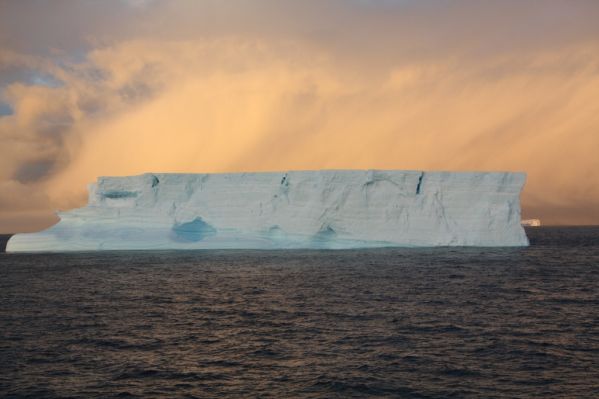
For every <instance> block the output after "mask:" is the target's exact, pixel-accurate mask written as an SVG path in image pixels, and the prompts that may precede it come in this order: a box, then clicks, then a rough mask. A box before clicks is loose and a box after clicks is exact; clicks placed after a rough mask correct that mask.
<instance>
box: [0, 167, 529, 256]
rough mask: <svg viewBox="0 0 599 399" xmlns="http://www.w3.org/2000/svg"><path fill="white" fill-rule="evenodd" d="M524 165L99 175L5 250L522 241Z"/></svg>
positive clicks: (506, 243) (497, 243) (521, 243)
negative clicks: (85, 200) (70, 204)
mask: <svg viewBox="0 0 599 399" xmlns="http://www.w3.org/2000/svg"><path fill="white" fill-rule="evenodd" d="M525 180H526V176H525V174H523V173H509V172H488V173H486V172H485V173H477V172H421V171H400V170H385V171H384V170H321V171H290V172H270V173H223V174H161V173H156V174H151V173H148V174H143V175H139V176H128V177H100V178H98V180H97V182H96V183H95V184H91V185H90V186H89V204H88V205H87V206H86V207H83V208H80V209H75V210H72V211H68V212H59V214H58V216H59V217H60V219H61V220H60V222H59V223H57V224H56V225H54V226H52V227H51V228H49V229H47V230H45V231H41V232H38V233H30V234H17V235H15V236H13V237H12V238H11V239H10V241H9V242H8V246H7V251H8V252H32V251H53V252H59V251H87V250H114V249H132V250H136V249H196V248H212V249H226V248H239V249H242V248H255V249H276V248H362V247H385V246H404V247H419V246H429V247H430V246H526V245H528V239H527V237H526V233H525V232H524V229H523V228H522V226H521V225H520V192H521V190H522V187H523V185H524V182H525Z"/></svg>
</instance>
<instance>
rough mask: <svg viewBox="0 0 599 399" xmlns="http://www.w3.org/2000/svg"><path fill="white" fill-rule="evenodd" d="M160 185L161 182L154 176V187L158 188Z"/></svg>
mask: <svg viewBox="0 0 599 399" xmlns="http://www.w3.org/2000/svg"><path fill="white" fill-rule="evenodd" d="M158 183H160V180H158V178H157V177H156V176H152V187H156V186H157V185H158Z"/></svg>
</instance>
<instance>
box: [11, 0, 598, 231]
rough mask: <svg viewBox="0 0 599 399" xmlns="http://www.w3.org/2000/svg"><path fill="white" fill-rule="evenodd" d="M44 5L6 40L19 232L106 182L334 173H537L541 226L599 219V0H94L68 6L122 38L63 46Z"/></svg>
mask: <svg viewBox="0 0 599 399" xmlns="http://www.w3.org/2000/svg"><path fill="white" fill-rule="evenodd" d="M19 3H21V2H19ZM24 3H25V5H24V6H19V5H15V4H17V3H11V4H10V6H9V8H10V10H9V11H10V12H11V13H12V14H13V16H20V17H21V19H22V21H21V22H23V23H24V24H25V25H26V26H28V27H29V28H30V29H31V32H28V34H27V35H25V36H24V37H20V38H19V40H16V39H15V37H14V34H15V32H23V30H22V29H24V28H23V27H20V28H19V29H16V28H14V29H11V28H9V29H5V30H4V31H2V30H0V38H3V37H4V38H7V39H6V40H7V43H8V44H10V45H11V46H10V47H6V48H7V49H9V50H4V51H2V52H1V53H0V85H3V90H2V103H4V104H6V107H8V109H10V110H11V112H10V113H8V112H7V113H5V114H3V115H0V205H1V208H0V231H9V230H11V229H12V230H14V229H20V228H19V227H18V226H19V222H18V220H23V227H22V229H32V228H35V227H42V226H44V225H46V224H48V223H51V222H52V221H53V220H54V219H52V218H51V216H50V212H51V210H53V209H55V208H59V209H67V208H70V207H75V206H79V205H82V204H83V203H84V201H85V188H86V184H87V183H89V182H91V181H93V180H95V178H96V177H97V176H98V175H126V174H135V173H143V172H147V171H170V172H216V171H246V170H257V171H265V170H284V169H316V168H400V169H443V170H524V171H527V172H528V173H529V180H528V184H527V188H526V190H525V193H524V197H523V198H524V210H525V216H529V217H541V218H542V219H544V221H546V222H549V223H599V213H598V212H597V209H599V206H598V205H599V187H597V186H596V185H594V184H592V182H593V181H594V180H596V179H597V173H598V172H597V170H599V161H598V160H597V157H596V156H595V154H594V150H595V149H596V148H598V144H599V136H598V135H597V129H598V128H599V103H598V102H597V101H596V98H597V95H598V94H599V55H598V54H599V51H597V50H598V49H599V48H598V47H599V40H598V39H597V37H599V34H598V33H599V32H597V30H598V28H597V27H596V26H595V25H596V24H594V23H591V22H592V20H593V18H594V16H597V15H598V14H597V12H598V9H599V7H597V6H595V4H596V3H592V2H583V1H581V2H560V1H551V2H547V6H546V7H544V8H543V10H539V9H538V8H537V6H535V5H534V4H533V3H532V2H531V3H528V2H524V3H520V2H518V4H520V6H519V9H518V12H516V11H515V9H514V7H515V4H516V3H511V2H505V3H503V2H502V3H501V5H498V4H497V3H491V4H489V3H485V5H481V3H479V2H460V3H454V4H455V5H448V3H445V2H406V1H404V2H395V1H385V2H357V1H356V2H341V1H332V2H325V3H323V2H314V3H309V4H307V5H306V4H303V3H302V4H299V3H298V2H274V1H273V2H270V1H257V2H250V1H238V2H231V3H226V4H223V3H222V2H218V3H217V2H211V1H206V2H201V3H199V2H183V1H181V2H160V1H152V2H143V4H141V3H140V4H137V3H136V2H134V3H136V4H126V2H124V3H123V7H125V8H123V9H120V8H119V9H118V10H114V9H113V10H112V13H110V12H108V10H107V9H105V8H102V7H101V10H98V9H96V7H100V6H98V4H97V3H94V5H93V6H89V7H83V6H76V7H75V8H74V9H70V11H65V12H67V15H69V16H70V17H73V18H76V17H78V18H80V19H81V20H83V21H87V20H88V18H90V15H89V13H92V12H98V13H99V15H100V17H99V18H100V20H102V21H104V22H106V21H110V22H113V23H114V24H113V25H111V26H112V27H113V28H112V29H110V30H108V29H106V28H105V27H104V26H102V25H101V24H97V23H90V26H89V27H85V26H82V25H81V24H80V23H79V22H78V23H71V22H70V20H69V19H68V18H66V19H64V22H65V24H66V25H67V26H69V27H71V28H76V29H75V30H76V31H77V32H78V33H77V35H75V36H77V37H76V38H74V39H73V40H65V42H64V46H62V47H60V46H54V44H56V43H55V41H59V40H58V39H59V38H60V37H62V36H61V35H62V33H61V31H60V29H59V30H57V31H55V30H54V29H53V28H52V26H47V22H44V21H41V20H39V19H37V18H35V17H31V16H29V14H27V15H25V14H23V12H24V10H25V9H28V8H27V7H30V4H29V3H27V2H24ZM77 3H78V2H77ZM59 4H61V5H64V6H65V7H67V6H68V5H72V4H73V3H71V2H64V3H59ZM4 7H7V6H6V5H4ZM20 7H25V8H20ZM40 7H43V6H40ZM111 7H117V6H115V5H114V3H113V4H112V5H111ZM58 8H60V7H58ZM36 10H37V11H38V12H41V11H43V10H39V9H37V8H36ZM116 11H118V12H116ZM52 12H56V11H55V10H53V11H52ZM78 13H79V14H78ZM112 14H120V16H118V17H115V16H111V15H112ZM0 15H2V13H0ZM133 16H135V18H133ZM292 17H293V18H292ZM56 18H58V17H56ZM103 18H104V19H103ZM1 19H2V17H0V22H2V21H1ZM31 20H33V21H37V22H39V23H40V24H41V26H34V25H33V24H32V23H31ZM58 20H60V19H58ZM211 21H218V23H214V22H211ZM127 23H128V24H127ZM557 26H559V27H560V30H559V31H556V30H555V29H553V28H555V27H557ZM46 31H48V32H52V34H51V35H49V37H47V38H44V37H43V35H42V36H40V35H38V34H37V33H39V32H46ZM75 39H76V40H75ZM48 48H54V50H52V51H47V49H48ZM82 49H83V50H82ZM31 76H34V77H35V78H33V79H32V78H31ZM21 196H27V197H28V202H27V204H28V205H27V206H26V207H25V208H23V204H22V201H20V200H19V198H20V197H21ZM36 221H37V222H36ZM9 222H10V223H9Z"/></svg>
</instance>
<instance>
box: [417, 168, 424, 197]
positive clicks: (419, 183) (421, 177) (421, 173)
mask: <svg viewBox="0 0 599 399" xmlns="http://www.w3.org/2000/svg"><path fill="white" fill-rule="evenodd" d="M423 178H424V172H420V177H419V178H418V185H417V186H416V195H418V194H420V190H421V189H422V179H423Z"/></svg>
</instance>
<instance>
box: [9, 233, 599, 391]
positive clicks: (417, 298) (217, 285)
mask: <svg viewBox="0 0 599 399" xmlns="http://www.w3.org/2000/svg"><path fill="white" fill-rule="evenodd" d="M527 232H528V234H529V237H530V239H531V243H532V245H531V246H530V247H528V248H512V249H506V248H503V249H491V248H431V249H376V250H374V249H369V250H338V251H314V250H310V251H299V250H297V251H184V252H172V251H165V252H160V251H156V252H99V253H74V254H0V396H2V397H10V398H25V397H31V398H59V397H60V398H67V397H68V398H75V397H77V398H78V397H90V398H109V397H118V398H135V397H139V398H210V397H236V398H248V397H262V398H352V397H355V398H369V397H390V398H506V397H509V398H513V397H522V398H524V397H542V398H548V397H551V398H558V397H559V398H576V397H580V398H597V397H599V228H594V227H587V228H582V227H579V228H550V227H543V228H532V229H528V230H527Z"/></svg>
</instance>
